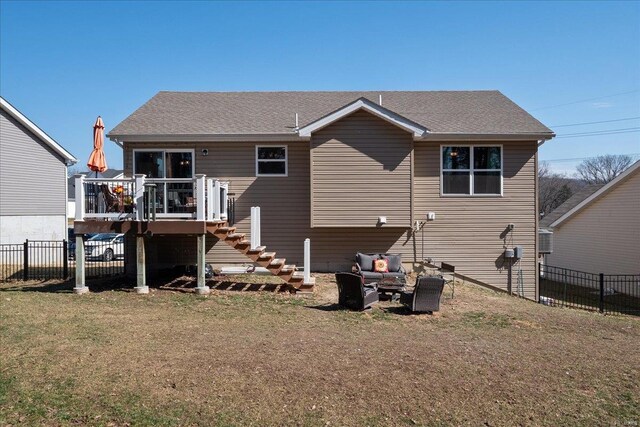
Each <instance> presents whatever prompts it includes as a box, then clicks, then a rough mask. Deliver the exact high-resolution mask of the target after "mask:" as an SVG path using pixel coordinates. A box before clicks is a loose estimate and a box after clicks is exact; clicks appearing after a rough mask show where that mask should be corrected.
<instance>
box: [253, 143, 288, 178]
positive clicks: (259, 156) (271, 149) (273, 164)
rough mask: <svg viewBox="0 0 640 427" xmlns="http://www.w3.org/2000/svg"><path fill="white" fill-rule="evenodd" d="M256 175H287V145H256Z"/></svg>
mask: <svg viewBox="0 0 640 427" xmlns="http://www.w3.org/2000/svg"><path fill="white" fill-rule="evenodd" d="M256 176H287V147H286V146H273V145H270V146H264V145H263V146H260V145H258V146H256Z"/></svg>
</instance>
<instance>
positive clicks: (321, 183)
mask: <svg viewBox="0 0 640 427" xmlns="http://www.w3.org/2000/svg"><path fill="white" fill-rule="evenodd" d="M412 148H413V136H412V135H411V134H410V133H408V132H405V131H404V130H402V129H400V128H398V127H397V126H394V125H392V124H390V123H388V122H386V121H384V120H382V119H380V118H378V117H376V116H374V115H372V114H370V113H367V112H365V111H357V112H355V113H353V114H351V115H349V116H347V117H345V118H343V119H341V120H339V121H337V122H335V123H333V124H331V125H329V126H327V127H325V128H324V129H321V130H319V131H318V132H316V133H314V134H313V136H312V137H311V225H312V227H350V228H353V227H375V226H376V224H377V222H378V217H380V216H385V217H386V219H387V223H386V225H385V227H405V228H406V227H410V226H411V150H412Z"/></svg>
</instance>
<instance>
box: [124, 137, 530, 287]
mask: <svg viewBox="0 0 640 427" xmlns="http://www.w3.org/2000/svg"><path fill="white" fill-rule="evenodd" d="M256 144H258V143H255V142H227V143H222V142H211V143H175V144H169V143H158V144H154V143H128V142H125V149H124V169H125V175H126V176H131V173H132V150H133V149H134V148H158V147H163V148H166V149H168V148H185V149H193V148H195V152H196V160H195V162H196V163H195V167H196V173H204V174H206V175H207V176H211V177H216V178H220V179H222V180H228V181H230V192H231V193H234V197H235V198H236V216H235V224H234V226H236V227H237V229H238V232H241V233H247V235H248V233H249V228H250V208H251V206H260V207H261V211H262V244H264V245H266V246H267V247H268V249H267V250H271V251H275V252H277V254H278V256H279V257H284V258H287V262H289V263H295V264H298V265H302V261H303V260H302V254H303V241H304V239H305V238H307V237H309V238H311V260H312V265H311V268H312V270H313V271H336V270H346V269H350V267H351V265H352V262H353V257H354V255H355V253H356V251H363V252H392V253H401V254H402V255H403V260H404V261H405V262H406V263H413V262H417V261H420V260H421V259H422V258H423V255H424V257H425V258H426V257H432V258H434V259H435V260H436V261H437V262H440V261H446V262H450V263H453V264H455V265H456V267H457V269H458V270H457V271H459V272H460V273H461V274H464V275H467V276H469V277H471V278H473V279H476V280H478V281H481V282H483V283H486V284H489V285H492V286H494V287H497V288H501V289H505V290H506V289H507V287H508V285H507V271H508V270H507V268H506V264H505V262H504V260H503V258H502V253H503V251H504V244H505V241H504V240H503V239H502V238H501V237H500V235H501V233H502V232H503V231H504V229H505V228H506V226H507V225H508V224H509V223H514V224H515V226H516V228H515V233H514V236H513V241H512V242H511V241H510V240H509V241H507V243H508V244H509V245H511V244H514V245H522V246H523V247H524V251H525V257H524V259H523V260H522V261H521V264H520V266H521V268H522V271H523V279H524V288H525V293H526V296H527V297H528V298H532V299H534V298H536V297H537V295H536V289H537V285H536V281H537V274H536V256H535V254H536V229H537V226H536V188H535V183H536V179H535V178H536V173H535V170H536V168H535V161H536V152H537V144H536V142H535V141H532V142H502V143H501V144H502V145H503V147H504V154H503V160H504V195H503V197H491V198H480V197H466V198H462V197H461V198H451V197H441V196H440V182H439V180H440V163H439V162H440V160H439V149H440V148H439V147H440V143H439V142H420V143H415V148H414V150H415V151H414V152H415V158H414V168H415V176H414V183H413V187H414V192H415V197H414V215H415V218H416V219H424V217H425V214H426V212H430V211H433V212H435V213H436V220H435V221H433V222H428V223H427V224H426V225H425V227H424V231H420V232H418V233H417V234H415V235H414V234H413V232H412V231H411V229H410V228H409V227H408V226H407V227H405V228H401V227H369V228H365V227H344V226H345V225H346V224H345V223H346V222H347V221H349V220H348V219H343V221H342V223H340V225H341V226H342V227H336V228H331V227H316V228H311V197H310V191H311V173H310V157H311V156H310V144H309V143H306V142H288V143H283V144H286V145H287V146H288V157H289V164H288V168H289V174H288V177H255V145H256ZM274 145H276V144H274ZM338 147H339V148H340V149H342V147H341V146H340V145H338ZM203 148H207V149H208V150H209V155H208V156H207V157H203V156H202V155H201V154H200V153H201V150H202V149H203ZM406 186H407V187H410V186H411V183H406ZM401 191H405V192H406V191H407V189H401ZM345 192H347V193H351V191H345ZM407 194H408V193H407ZM370 195H371V196H373V191H372V192H370ZM408 209H409V208H408V204H406V202H405V205H402V208H401V210H403V211H405V218H404V219H403V221H407V222H408V217H407V216H406V211H407V210H408ZM399 210H400V209H399ZM387 215H388V216H389V215H390V214H387ZM351 220H354V219H351ZM423 236H424V242H423ZM130 241H131V239H130ZM130 243H131V242H130ZM423 243H424V252H423V251H422V247H423ZM207 246H208V248H209V249H208V253H207V262H209V263H212V264H214V265H224V264H238V263H247V264H249V263H250V261H249V260H248V259H247V258H245V257H244V256H243V255H241V254H239V253H238V252H236V251H235V250H233V249H232V248H230V247H228V246H227V245H226V244H225V243H223V242H218V241H217V239H215V238H213V237H212V238H210V239H207ZM130 249H131V250H129V251H128V253H129V254H130V257H133V254H135V250H134V248H133V247H130ZM195 251H196V244H195V238H194V237H188V236H164V237H163V236H154V237H153V238H151V240H150V244H149V245H148V251H147V265H148V266H155V267H158V268H160V267H170V266H171V265H173V264H193V263H195ZM131 260H132V261H133V258H131ZM131 264H135V263H131ZM516 271H517V270H516V269H514V274H513V277H514V282H513V290H514V291H515V289H516V282H515V277H517V273H516Z"/></svg>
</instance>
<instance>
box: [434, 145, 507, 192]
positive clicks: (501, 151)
mask: <svg viewBox="0 0 640 427" xmlns="http://www.w3.org/2000/svg"><path fill="white" fill-rule="evenodd" d="M444 147H469V155H470V159H469V169H444V168H443V162H442V160H443V159H442V156H443V155H444V153H443V149H444ZM474 147H500V193H499V194H498V193H495V194H484V193H481V194H475V193H474V188H473V181H474V179H473V174H474V172H498V169H474V167H473V165H474V158H473V149H474ZM438 161H439V162H440V196H441V197H502V196H503V195H504V146H503V144H456V143H449V144H440V155H439V156H438ZM444 172H468V173H469V194H446V193H445V192H444Z"/></svg>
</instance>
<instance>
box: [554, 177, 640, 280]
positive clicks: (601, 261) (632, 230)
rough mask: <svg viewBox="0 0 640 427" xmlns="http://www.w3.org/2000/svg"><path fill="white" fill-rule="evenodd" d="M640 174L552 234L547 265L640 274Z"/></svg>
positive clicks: (612, 190) (608, 193)
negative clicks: (551, 249) (551, 251)
mask: <svg viewBox="0 0 640 427" xmlns="http://www.w3.org/2000/svg"><path fill="white" fill-rule="evenodd" d="M639 242H640V170H637V171H636V172H635V173H633V174H632V175H631V176H629V177H628V178H627V179H626V180H625V181H622V182H621V183H620V184H618V185H616V186H615V187H613V188H612V189H611V190H610V191H609V192H607V193H605V194H604V195H603V196H602V197H601V198H599V199H598V200H596V201H594V202H593V203H592V204H590V205H588V206H586V207H585V208H583V209H582V210H581V211H580V212H578V213H576V214H575V215H574V216H572V217H571V218H569V219H568V220H566V222H564V223H562V224H560V226H559V227H556V228H555V229H554V230H553V246H554V247H553V253H551V254H549V255H547V257H546V263H547V264H548V265H552V266H556V267H563V268H569V269H572V270H579V271H586V272H589V273H604V274H640V251H639V250H638V243H639Z"/></svg>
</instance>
